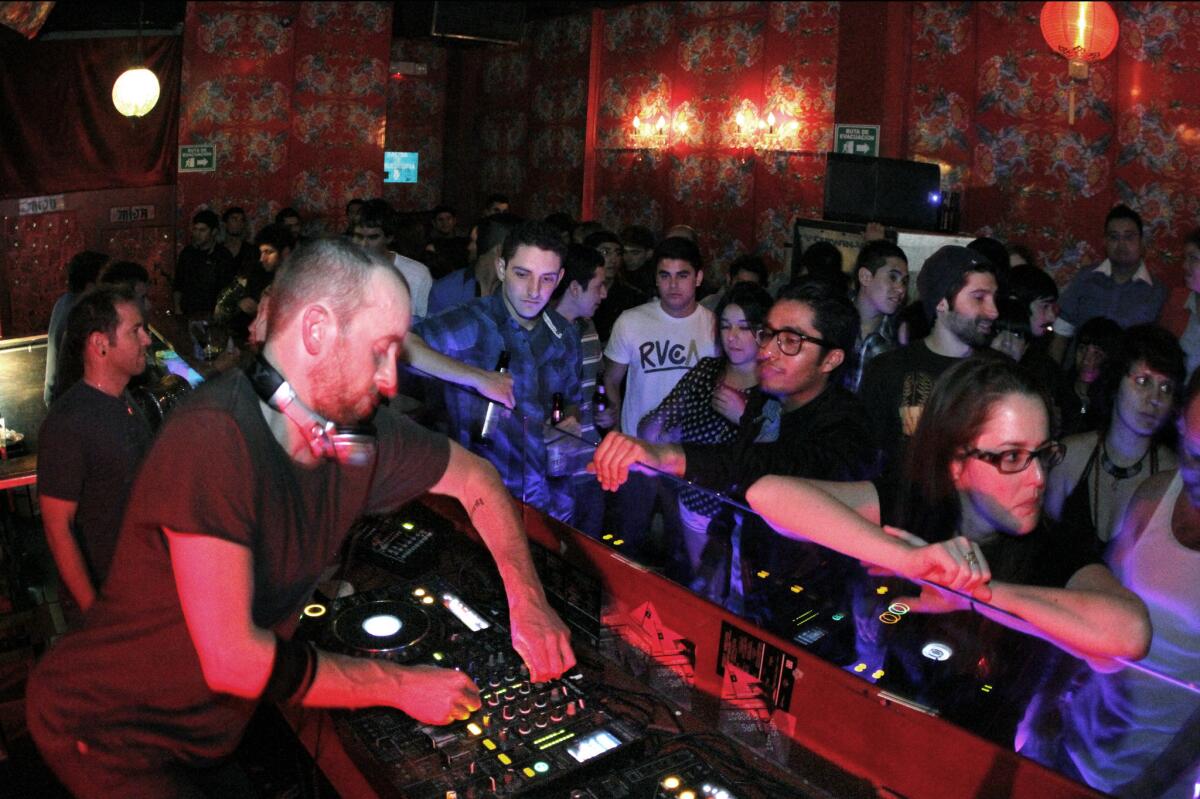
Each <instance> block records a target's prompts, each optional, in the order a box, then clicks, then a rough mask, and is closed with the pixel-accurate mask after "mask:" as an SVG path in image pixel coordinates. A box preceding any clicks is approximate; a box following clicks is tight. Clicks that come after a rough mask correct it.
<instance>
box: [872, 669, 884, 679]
mask: <svg viewBox="0 0 1200 799" xmlns="http://www.w3.org/2000/svg"><path fill="white" fill-rule="evenodd" d="M882 676H883V669H875V671H873V672H871V679H872V680H878V679H879V678H880V677H882Z"/></svg>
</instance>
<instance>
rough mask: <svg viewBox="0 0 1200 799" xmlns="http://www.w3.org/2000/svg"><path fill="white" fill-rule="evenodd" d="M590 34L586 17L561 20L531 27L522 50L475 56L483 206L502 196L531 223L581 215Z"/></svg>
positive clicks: (491, 50) (492, 51)
mask: <svg viewBox="0 0 1200 799" xmlns="http://www.w3.org/2000/svg"><path fill="white" fill-rule="evenodd" d="M591 35H592V34H591V18H590V17H589V16H581V15H574V16H565V17H558V18H555V19H550V20H542V21H538V22H533V23H530V24H528V25H527V26H526V29H525V41H524V43H523V44H521V45H520V46H519V47H511V46H510V47H498V46H497V47H489V48H487V49H486V50H483V51H481V52H480V55H479V57H480V58H482V59H483V64H482V71H481V76H480V92H479V100H480V102H479V106H478V109H477V112H476V114H475V139H476V143H477V145H478V148H479V155H478V161H479V169H478V172H477V173H476V174H477V177H476V180H477V183H478V185H477V186H476V191H475V193H474V194H475V196H476V197H478V198H479V200H480V201H482V198H483V197H484V196H485V195H487V194H488V193H490V192H494V191H500V192H505V193H507V194H509V195H510V196H511V197H512V199H513V201H514V210H516V211H517V212H518V213H521V214H524V215H525V216H528V217H538V218H541V217H545V216H546V215H548V214H551V213H554V212H556V211H565V212H567V213H569V214H571V215H572V216H578V215H579V209H580V206H581V201H582V195H581V192H582V187H583V143H584V128H585V125H586V122H587V100H588V58H589V53H590V46H591ZM469 210H470V211H473V210H474V209H469ZM460 213H467V212H466V211H464V210H463V209H460ZM467 215H469V213H467Z"/></svg>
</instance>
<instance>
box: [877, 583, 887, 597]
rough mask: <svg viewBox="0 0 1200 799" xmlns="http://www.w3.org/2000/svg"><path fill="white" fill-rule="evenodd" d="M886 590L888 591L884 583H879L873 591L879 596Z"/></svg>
mask: <svg viewBox="0 0 1200 799" xmlns="http://www.w3.org/2000/svg"><path fill="white" fill-rule="evenodd" d="M887 592H888V587H887V586H886V585H881V586H879V587H878V588H876V589H875V593H877V594H879V595H880V596H883V595H884V594H886V593H887Z"/></svg>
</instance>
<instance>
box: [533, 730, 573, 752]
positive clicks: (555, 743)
mask: <svg viewBox="0 0 1200 799" xmlns="http://www.w3.org/2000/svg"><path fill="white" fill-rule="evenodd" d="M574 737H575V733H573V732H566V733H563V734H562V735H561V736H560V737H558V738H555V739H554V740H553V741H547V742H546V743H544V744H542V745H541V746H539V747H538V749H540V750H542V751H545V750H546V749H549V748H550V747H552V746H558V745H559V744H561V743H564V742H566V741H569V740H571V739H572V738H574Z"/></svg>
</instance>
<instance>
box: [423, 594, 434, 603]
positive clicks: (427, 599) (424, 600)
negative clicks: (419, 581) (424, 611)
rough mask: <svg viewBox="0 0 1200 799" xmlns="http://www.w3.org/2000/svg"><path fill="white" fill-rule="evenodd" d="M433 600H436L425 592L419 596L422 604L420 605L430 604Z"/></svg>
mask: <svg viewBox="0 0 1200 799" xmlns="http://www.w3.org/2000/svg"><path fill="white" fill-rule="evenodd" d="M435 601H436V600H434V598H433V597H431V596H429V595H428V594H426V595H425V596H423V597H421V604H422V605H432V604H433V603H434V602H435Z"/></svg>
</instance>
